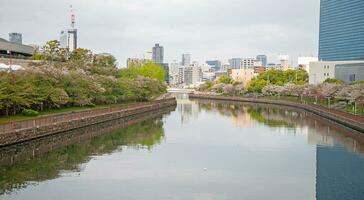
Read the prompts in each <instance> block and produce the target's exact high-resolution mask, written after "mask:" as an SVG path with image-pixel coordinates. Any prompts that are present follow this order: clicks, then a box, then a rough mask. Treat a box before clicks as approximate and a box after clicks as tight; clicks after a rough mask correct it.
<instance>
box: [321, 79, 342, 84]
mask: <svg viewBox="0 0 364 200" xmlns="http://www.w3.org/2000/svg"><path fill="white" fill-rule="evenodd" d="M324 83H332V84H344V81H342V80H339V79H334V78H328V79H326V80H325V81H324Z"/></svg>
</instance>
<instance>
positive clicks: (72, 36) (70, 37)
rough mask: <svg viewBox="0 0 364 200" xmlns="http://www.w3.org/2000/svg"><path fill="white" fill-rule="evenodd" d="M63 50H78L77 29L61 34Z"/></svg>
mask: <svg viewBox="0 0 364 200" xmlns="http://www.w3.org/2000/svg"><path fill="white" fill-rule="evenodd" d="M59 42H60V46H61V48H67V49H68V50H69V51H71V52H72V51H73V50H75V49H77V29H67V30H64V31H62V32H61V37H60V40H59Z"/></svg>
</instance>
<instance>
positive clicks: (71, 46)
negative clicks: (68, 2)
mask: <svg viewBox="0 0 364 200" xmlns="http://www.w3.org/2000/svg"><path fill="white" fill-rule="evenodd" d="M59 42H60V46H61V47H62V48H67V49H68V50H69V51H73V50H75V49H77V29H75V15H74V13H73V9H72V6H71V28H70V29H66V30H64V31H62V32H61V37H60V40H59Z"/></svg>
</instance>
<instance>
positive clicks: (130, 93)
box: [0, 40, 166, 115]
mask: <svg viewBox="0 0 364 200" xmlns="http://www.w3.org/2000/svg"><path fill="white" fill-rule="evenodd" d="M43 49H44V54H43V55H42V56H41V57H40V58H42V59H44V61H45V62H43V63H42V64H37V65H30V66H29V67H27V68H26V69H25V70H19V71H13V72H0V115H10V114H13V115H15V114H17V113H22V111H23V110H25V109H32V110H35V111H42V110H43V109H51V108H62V107H72V106H94V105H97V104H111V103H119V102H124V101H146V100H151V99H153V98H155V97H157V96H158V95H160V94H162V93H164V92H166V86H165V85H164V83H163V82H162V81H163V80H164V70H163V69H162V68H161V67H160V66H159V65H156V64H153V63H148V64H146V65H143V66H138V67H133V68H131V69H127V70H126V73H124V72H120V70H119V69H118V68H117V67H116V59H115V57H113V56H111V55H107V54H106V55H93V54H92V52H91V51H90V50H87V49H81V48H79V49H75V50H74V51H73V52H68V49H62V48H60V47H59V42H58V41H55V40H54V41H49V42H47V44H46V45H45V46H44V47H43ZM53 61H54V62H53ZM121 71H123V70H121ZM120 74H121V75H120ZM129 75H130V76H129Z"/></svg>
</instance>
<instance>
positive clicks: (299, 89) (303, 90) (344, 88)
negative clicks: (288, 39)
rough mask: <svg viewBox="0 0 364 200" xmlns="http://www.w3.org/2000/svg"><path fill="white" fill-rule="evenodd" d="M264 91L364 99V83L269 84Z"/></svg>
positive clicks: (267, 93) (267, 92) (268, 92)
mask: <svg viewBox="0 0 364 200" xmlns="http://www.w3.org/2000/svg"><path fill="white" fill-rule="evenodd" d="M262 93H263V94H264V95H265V96H293V97H308V98H315V99H331V100H338V101H345V102H348V103H353V102H361V101H363V100H364V84H361V83H358V84H353V85H348V84H341V83H340V84H337V83H323V84H319V85H308V84H305V85H295V84H287V85H284V86H278V85H268V86H265V87H264V88H263V90H262Z"/></svg>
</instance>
